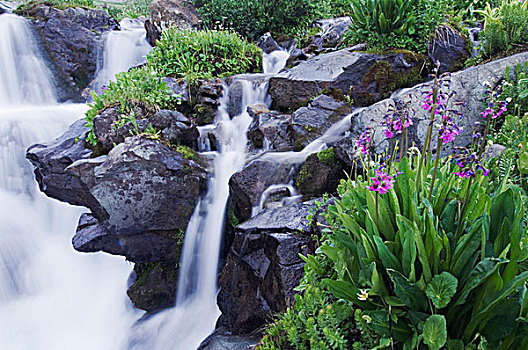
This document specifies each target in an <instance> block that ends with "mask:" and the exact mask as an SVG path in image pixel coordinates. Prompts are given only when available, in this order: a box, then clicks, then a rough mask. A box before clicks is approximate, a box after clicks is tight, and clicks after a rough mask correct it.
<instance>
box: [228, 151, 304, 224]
mask: <svg viewBox="0 0 528 350" xmlns="http://www.w3.org/2000/svg"><path fill="white" fill-rule="evenodd" d="M292 170H293V172H295V165H292V164H288V163H287V162H285V163H280V162H276V161H274V160H266V159H257V160H254V161H252V162H250V163H249V164H248V165H246V166H245V167H244V169H242V170H241V171H239V172H237V173H235V174H234V175H233V176H232V177H231V179H229V193H230V194H231V200H232V201H233V204H234V206H235V214H236V216H237V217H238V218H240V219H241V220H242V221H244V220H247V219H249V218H250V217H251V211H252V209H253V207H254V206H255V205H257V204H258V203H260V197H261V195H262V193H263V192H264V191H265V190H266V189H267V188H268V187H269V186H271V185H274V184H281V183H288V182H289V179H290V177H292V176H293V175H292Z"/></svg>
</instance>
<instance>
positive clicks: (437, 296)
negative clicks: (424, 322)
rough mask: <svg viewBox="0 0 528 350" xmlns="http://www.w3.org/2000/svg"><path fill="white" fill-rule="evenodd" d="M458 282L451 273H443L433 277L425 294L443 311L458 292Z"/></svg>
mask: <svg viewBox="0 0 528 350" xmlns="http://www.w3.org/2000/svg"><path fill="white" fill-rule="evenodd" d="M457 285H458V280H457V279H456V277H455V276H453V275H452V274H450V273H449V272H442V273H441V274H439V275H436V276H434V277H433V279H432V280H431V282H429V284H428V285H427V289H426V290H425V294H426V295H427V296H428V297H429V299H431V301H432V302H433V305H434V306H436V307H437V308H439V309H442V308H444V307H446V306H447V304H449V302H450V301H451V298H452V297H453V295H455V293H456V290H457Z"/></svg>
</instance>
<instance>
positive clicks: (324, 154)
mask: <svg viewBox="0 0 528 350" xmlns="http://www.w3.org/2000/svg"><path fill="white" fill-rule="evenodd" d="M317 158H318V159H319V161H320V162H321V163H323V164H326V165H332V164H334V163H335V161H336V154H335V151H334V149H333V148H327V149H324V150H322V151H321V152H319V153H317Z"/></svg>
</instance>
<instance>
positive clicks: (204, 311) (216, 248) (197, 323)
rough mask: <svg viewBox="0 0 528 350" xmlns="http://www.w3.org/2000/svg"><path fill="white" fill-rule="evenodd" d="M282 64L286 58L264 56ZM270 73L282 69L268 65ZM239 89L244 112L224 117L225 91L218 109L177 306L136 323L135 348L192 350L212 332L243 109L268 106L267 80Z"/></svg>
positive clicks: (241, 157)
mask: <svg viewBox="0 0 528 350" xmlns="http://www.w3.org/2000/svg"><path fill="white" fill-rule="evenodd" d="M269 58H273V59H274V60H275V62H277V63H279V64H283V63H284V62H285V60H282V59H277V57H275V56H273V55H268V56H266V57H265V59H269ZM264 67H267V68H266V69H270V71H272V72H274V71H277V72H278V71H279V70H280V69H281V68H282V67H272V66H271V65H269V64H268V65H266V63H264ZM238 79H240V80H239V82H240V83H241V84H242V87H243V94H242V96H243V97H242V106H243V108H242V113H241V114H239V115H237V116H230V115H229V113H228V103H229V101H228V99H229V98H228V96H229V93H228V90H229V87H228V86H225V87H224V98H223V99H222V101H221V105H220V107H219V110H218V114H217V120H216V129H217V139H218V144H219V150H218V152H217V153H215V155H214V161H213V162H214V175H213V176H212V178H211V179H210V181H209V187H208V193H207V195H206V197H205V198H204V199H203V200H202V201H201V202H200V203H199V204H198V205H197V207H196V210H195V213H194V215H193V217H192V218H191V221H190V223H189V226H188V228H187V232H186V235H185V243H184V247H183V254H182V258H181V268H180V278H179V283H178V285H179V288H178V296H177V301H176V306H175V307H174V308H173V309H170V310H167V311H165V312H163V313H160V314H158V315H155V316H153V317H151V318H150V319H149V320H147V321H146V322H143V323H140V324H139V325H138V326H137V327H136V330H135V331H134V334H135V336H134V338H133V340H132V342H131V347H132V348H134V349H159V350H164V349H182V350H183V349H195V348H197V347H198V346H199V345H200V343H201V342H202V341H203V340H204V339H205V337H207V336H208V335H209V334H210V333H211V332H212V331H213V330H214V328H215V324H216V321H217V318H218V316H219V315H220V311H219V309H218V306H217V304H216V294H217V291H218V287H217V273H218V260H219V252H220V244H221V239H222V233H223V226H224V217H225V209H226V203H227V199H228V196H229V185H228V182H229V178H230V177H231V176H232V175H233V174H234V173H235V172H236V171H239V170H240V169H242V167H243V166H244V163H245V160H246V149H247V137H246V132H247V129H248V127H249V124H250V123H251V117H250V116H249V114H248V113H247V106H249V105H251V104H255V103H267V104H268V105H269V99H268V95H267V89H268V86H267V81H266V80H264V82H260V83H259V82H255V81H251V80H250V79H248V80H246V79H245V77H243V76H242V77H240V78H238Z"/></svg>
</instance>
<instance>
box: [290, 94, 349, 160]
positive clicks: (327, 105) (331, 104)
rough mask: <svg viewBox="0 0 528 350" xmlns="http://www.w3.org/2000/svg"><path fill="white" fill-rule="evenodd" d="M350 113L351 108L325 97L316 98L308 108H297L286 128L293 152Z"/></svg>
mask: <svg viewBox="0 0 528 350" xmlns="http://www.w3.org/2000/svg"><path fill="white" fill-rule="evenodd" d="M350 112H351V108H350V106H349V105H348V104H347V103H345V102H338V101H336V100H335V99H334V98H333V97H331V96H327V95H321V96H318V97H317V98H316V99H315V100H313V102H311V103H310V105H309V106H308V107H301V108H299V109H298V110H296V111H295V112H294V113H293V117H292V121H291V124H290V125H289V127H288V136H289V138H290V144H291V145H292V146H293V150H295V151H300V150H302V149H303V148H304V147H305V146H306V145H308V144H309V143H310V142H311V141H313V140H315V139H316V138H318V137H319V136H321V135H322V134H323V133H324V132H325V131H327V130H328V129H329V128H330V127H331V126H332V125H333V124H334V123H336V122H338V121H340V120H341V119H343V117H345V116H347V115H348V114H350Z"/></svg>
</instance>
